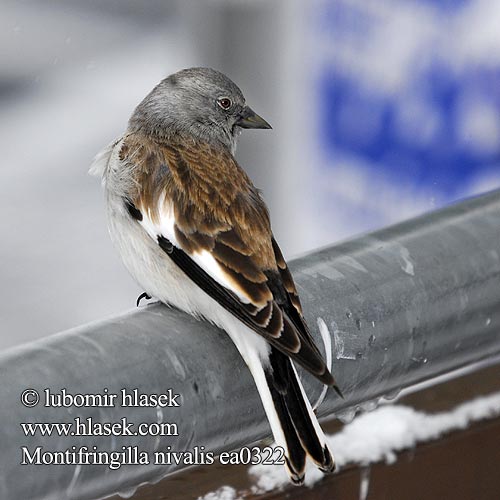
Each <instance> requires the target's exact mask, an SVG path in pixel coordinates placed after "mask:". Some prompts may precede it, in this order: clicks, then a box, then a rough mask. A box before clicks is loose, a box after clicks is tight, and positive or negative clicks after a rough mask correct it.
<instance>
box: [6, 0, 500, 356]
mask: <svg viewBox="0 0 500 500" xmlns="http://www.w3.org/2000/svg"><path fill="white" fill-rule="evenodd" d="M0 26H1V29H0V107H1V113H0V145H1V148H2V158H3V161H2V166H1V170H0V172H1V173H0V214H1V218H0V221H1V222H0V224H1V233H0V234H1V246H0V282H1V284H2V286H1V288H0V328H1V335H0V349H5V348H7V347H9V346H13V345H16V344H19V343H22V342H26V341H29V340H33V339H36V338H39V337H42V336H44V335H48V334H51V333H55V332H57V331H60V330H64V329H67V328H70V327H73V326H77V325H80V324H82V323H85V322H89V321H92V320H97V319H100V318H102V317H104V316H107V315H111V314H115V313H118V312H121V311H123V310H124V309H129V308H132V307H134V303H135V299H136V297H137V295H138V294H139V293H141V292H142V290H141V289H140V288H139V287H138V286H137V285H136V284H135V283H134V282H133V281H132V279H131V278H130V277H129V276H128V274H127V272H126V270H125V269H124V267H123V266H122V265H121V262H120V259H119V257H118V255H117V253H116V252H115V251H114V249H113V248H112V245H111V242H110V240H109V237H108V235H107V229H106V221H105V216H104V203H103V195H102V190H101V187H100V185H99V181H98V180H97V179H95V178H92V177H89V176H88V175H87V170H88V167H89V165H90V163H91V161H92V158H93V156H94V155H95V154H96V153H97V152H98V151H99V150H100V149H101V148H102V147H104V146H105V145H106V144H108V143H109V142H110V141H111V140H113V139H114V138H116V137H118V136H119V135H120V134H121V133H122V132H123V130H124V128H125V127H126V123H127V120H128V117H129V116H130V114H131V112H132V110H133V108H134V107H135V106H136V105H137V103H138V102H139V101H140V100H141V99H142V98H143V97H144V95H145V94H147V93H148V92H149V91H150V90H151V88H152V87H153V86H154V85H155V84H156V83H157V82H158V81H159V80H160V79H162V78H164V77H165V76H167V75H168V74H170V73H172V72H175V71H177V70H179V69H182V68H185V67H190V66H195V65H196V66H212V67H214V68H216V69H219V70H221V71H223V72H225V73H226V74H228V76H230V77H231V78H232V79H233V80H234V81H235V82H236V83H237V84H238V85H239V86H240V87H241V88H242V90H243V91H244V93H245V95H246V97H247V101H248V102H249V103H250V105H251V106H252V107H253V108H254V109H255V110H256V111H257V112H258V113H260V114H261V115H262V116H264V117H265V118H266V119H267V120H268V121H269V122H270V123H271V124H272V125H273V130H272V131H245V133H244V134H243V135H242V137H241V139H240V146H239V149H238V152H237V157H238V160H239V161H240V163H241V164H242V165H243V166H244V167H245V168H246V170H247V171H248V172H249V173H250V175H251V177H252V178H253V180H254V182H255V184H256V185H257V186H258V187H260V188H261V189H262V191H263V195H264V197H265V199H266V201H267V202H268V204H269V206H270V209H271V213H272V220H273V227H274V231H275V233H276V235H277V238H278V241H280V243H281V245H282V247H283V250H284V253H285V255H286V256H287V257H288V258H291V257H293V256H294V255H297V254H299V253H302V252H306V251H308V250H311V249H313V248H315V247H318V246H321V245H326V244H329V243H333V242H335V241H337V240H339V239H344V238H347V237H349V236H352V235H355V234H357V233H360V232H364V231H368V230H372V229H376V228H378V227H381V226H384V225H387V224H390V223H394V222H396V221H399V220H403V219H406V218H408V217H410V216H413V215H416V214H419V213H423V212H426V211H429V210H432V209H435V208H437V207H440V206H443V205H445V204H448V203H451V202H453V201H454V200H457V199H460V198H463V197H466V196H470V195H473V194H476V193H480V192H483V191H486V190H490V189H493V188H496V187H500V155H499V154H500V29H499V26H500V4H498V3H497V2H493V1H491V0H377V2H366V1H363V0H275V1H259V0H252V1H251V0H210V1H201V0H200V1H195V0H178V1H174V0H171V1H167V0H148V1H147V2H136V1H133V0H87V1H85V2H82V1H78V0H36V1H35V0H12V1H10V0H1V1H0Z"/></svg>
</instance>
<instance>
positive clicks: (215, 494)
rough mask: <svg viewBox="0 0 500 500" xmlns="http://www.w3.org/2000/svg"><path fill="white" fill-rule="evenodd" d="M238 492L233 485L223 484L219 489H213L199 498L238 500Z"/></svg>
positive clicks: (199, 499)
mask: <svg viewBox="0 0 500 500" xmlns="http://www.w3.org/2000/svg"><path fill="white" fill-rule="evenodd" d="M237 499H238V494H237V492H236V490H235V489H234V488H232V487H231V486H222V487H221V488H219V489H218V490H215V491H211V492H210V493H207V494H206V495H204V496H202V497H198V500H237Z"/></svg>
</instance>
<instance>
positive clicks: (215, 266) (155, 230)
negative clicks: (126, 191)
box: [138, 194, 251, 304]
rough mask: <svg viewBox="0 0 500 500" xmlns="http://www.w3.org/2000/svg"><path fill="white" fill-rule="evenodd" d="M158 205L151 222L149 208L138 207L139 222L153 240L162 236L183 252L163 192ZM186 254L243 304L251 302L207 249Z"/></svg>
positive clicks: (156, 240) (170, 208)
mask: <svg viewBox="0 0 500 500" xmlns="http://www.w3.org/2000/svg"><path fill="white" fill-rule="evenodd" d="M158 206H159V207H160V210H159V214H160V217H159V222H158V223H155V222H153V220H152V217H151V211H150V210H146V209H145V208H144V207H138V208H139V209H140V210H141V213H142V221H140V224H141V225H142V227H143V228H144V229H145V230H146V232H147V233H148V234H149V236H150V237H151V238H152V239H153V240H154V241H155V242H158V236H163V237H164V238H167V239H168V240H169V241H170V243H172V245H174V246H175V247H176V248H179V249H180V250H182V251H183V252H185V250H184V249H182V248H181V246H180V245H179V242H178V241H177V238H176V237H175V230H174V227H175V216H174V208H173V205H172V203H167V202H165V195H164V194H163V195H162V197H161V198H160V200H159V202H158ZM186 253H187V252H186ZM187 254H188V255H189V257H190V258H191V259H193V261H194V262H195V263H196V264H198V266H200V267H201V268H202V269H203V270H204V271H205V272H206V273H207V274H208V275H209V276H210V277H211V278H213V279H214V280H215V281H217V283H219V284H220V285H222V286H223V287H225V288H227V289H228V290H231V292H233V293H234V294H236V296H237V297H238V298H239V299H240V300H241V302H242V303H243V304H249V303H250V302H251V301H250V298H249V297H248V296H247V295H246V294H245V293H244V292H243V291H242V290H241V288H240V287H239V286H238V285H237V284H236V283H234V282H233V280H232V279H231V277H230V276H229V275H228V274H227V273H226V272H225V271H224V269H223V268H222V267H221V266H220V264H219V263H218V262H217V261H216V260H215V258H214V257H213V255H212V254H211V253H210V252H209V251H207V250H201V251H200V252H194V253H191V254H190V253H187Z"/></svg>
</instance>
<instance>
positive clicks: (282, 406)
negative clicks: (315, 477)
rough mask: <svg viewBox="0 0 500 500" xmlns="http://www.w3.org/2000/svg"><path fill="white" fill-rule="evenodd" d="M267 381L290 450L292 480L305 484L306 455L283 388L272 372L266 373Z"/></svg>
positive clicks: (287, 464)
mask: <svg viewBox="0 0 500 500" xmlns="http://www.w3.org/2000/svg"><path fill="white" fill-rule="evenodd" d="M266 379H267V383H268V385H269V389H270V391H271V396H272V398H273V403H274V407H275V408H276V413H277V414H278V418H279V420H280V424H281V427H282V429H283V434H284V435H285V440H286V446H287V448H288V454H287V455H288V456H286V457H285V460H286V466H287V468H288V472H289V475H290V478H291V479H292V481H293V482H294V484H302V483H303V482H304V470H305V466H306V453H305V451H304V448H303V447H302V445H301V442H300V440H299V437H298V436H297V433H296V431H295V427H294V425H293V422H292V419H291V418H290V414H289V412H288V409H287V406H286V402H285V396H284V395H283V392H282V388H278V387H277V384H275V381H274V377H273V375H272V373H271V372H266Z"/></svg>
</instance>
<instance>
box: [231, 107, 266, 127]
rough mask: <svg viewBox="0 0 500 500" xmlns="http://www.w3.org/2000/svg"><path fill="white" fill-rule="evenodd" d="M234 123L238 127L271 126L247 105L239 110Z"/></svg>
mask: <svg viewBox="0 0 500 500" xmlns="http://www.w3.org/2000/svg"><path fill="white" fill-rule="evenodd" d="M235 125H238V127H241V128H273V127H271V125H269V123H267V122H266V120H264V118H262V117H260V116H259V115H258V114H257V113H256V112H255V111H254V110H253V109H251V108H249V107H248V106H245V107H244V108H243V111H242V112H241V114H240V117H239V118H238V121H237V122H236V123H235Z"/></svg>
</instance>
